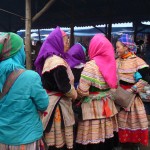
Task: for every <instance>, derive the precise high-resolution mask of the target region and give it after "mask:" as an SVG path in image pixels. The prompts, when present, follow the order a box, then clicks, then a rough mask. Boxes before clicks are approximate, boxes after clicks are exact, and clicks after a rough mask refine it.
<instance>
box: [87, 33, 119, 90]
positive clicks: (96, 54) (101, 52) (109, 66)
mask: <svg viewBox="0 0 150 150" xmlns="http://www.w3.org/2000/svg"><path fill="white" fill-rule="evenodd" d="M88 53H89V57H90V60H95V62H96V64H97V66H98V67H99V71H100V72H101V74H102V76H103V78H104V79H105V81H106V83H107V84H108V85H109V87H110V88H116V87H117V74H116V61H115V53H114V48H113V46H112V44H111V43H110V42H109V40H108V39H107V38H106V37H104V35H102V34H96V35H95V36H94V37H93V38H92V39H91V42H90V45H89V51H88Z"/></svg>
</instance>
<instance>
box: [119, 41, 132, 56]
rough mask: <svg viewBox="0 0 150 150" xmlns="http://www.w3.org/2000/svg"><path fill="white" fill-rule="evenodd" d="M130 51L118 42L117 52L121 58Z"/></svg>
mask: <svg viewBox="0 0 150 150" xmlns="http://www.w3.org/2000/svg"><path fill="white" fill-rule="evenodd" d="M129 51H130V49H129V48H128V47H127V46H126V45H124V44H123V43H121V42H120V41H117V43H116V52H117V55H118V56H119V57H121V56H123V55H124V54H126V53H128V52H129Z"/></svg>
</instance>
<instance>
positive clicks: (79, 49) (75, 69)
mask: <svg viewBox="0 0 150 150" xmlns="http://www.w3.org/2000/svg"><path fill="white" fill-rule="evenodd" d="M85 55H86V49H85V47H84V46H82V45H81V44H80V43H76V44H74V45H73V46H72V47H71V48H70V49H69V50H68V52H67V53H66V59H65V60H66V61H67V63H68V64H69V66H70V67H71V70H72V73H73V75H74V78H75V81H74V82H75V87H77V85H78V83H79V79H80V75H81V72H82V70H83V67H84V64H85V63H86V56H85Z"/></svg>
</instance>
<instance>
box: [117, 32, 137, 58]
mask: <svg viewBox="0 0 150 150" xmlns="http://www.w3.org/2000/svg"><path fill="white" fill-rule="evenodd" d="M116 51H117V53H118V56H119V57H120V56H123V55H124V54H127V53H128V52H129V51H130V52H133V53H136V52H137V47H136V44H135V43H134V41H133V39H132V38H131V37H130V36H129V35H128V34H123V35H122V36H121V37H120V38H119V39H118V41H117V43H116Z"/></svg>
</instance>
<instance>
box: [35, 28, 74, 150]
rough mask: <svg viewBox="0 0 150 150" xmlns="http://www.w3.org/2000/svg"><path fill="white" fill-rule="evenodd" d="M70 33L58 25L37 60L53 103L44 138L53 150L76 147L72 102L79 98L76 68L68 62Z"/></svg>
mask: <svg viewBox="0 0 150 150" xmlns="http://www.w3.org/2000/svg"><path fill="white" fill-rule="evenodd" d="M68 49H69V43H68V36H67V35H66V33H65V32H64V31H63V30H61V29H60V28H59V27H57V28H56V29H55V30H53V31H52V32H51V33H50V34H49V36H48V37H47V39H46V40H45V41H44V43H43V45H42V47H41V49H40V52H39V55H38V57H37V59H36V61H35V67H36V70H37V72H38V73H39V74H40V75H41V78H42V83H43V86H44V88H45V89H46V90H47V92H48V94H49V97H50V105H49V106H48V109H47V110H46V111H45V114H44V115H43V117H42V121H43V125H44V129H45V131H44V138H45V141H46V144H47V145H48V146H49V149H55V148H57V149H66V148H67V149H72V148H73V125H74V123H75V121H74V114H73V110H72V101H73V100H74V99H76V98H77V92H76V90H75V88H74V77H73V74H72V71H71V69H70V67H69V65H68V64H67V62H66V61H65V52H67V50H68Z"/></svg>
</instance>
